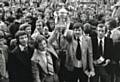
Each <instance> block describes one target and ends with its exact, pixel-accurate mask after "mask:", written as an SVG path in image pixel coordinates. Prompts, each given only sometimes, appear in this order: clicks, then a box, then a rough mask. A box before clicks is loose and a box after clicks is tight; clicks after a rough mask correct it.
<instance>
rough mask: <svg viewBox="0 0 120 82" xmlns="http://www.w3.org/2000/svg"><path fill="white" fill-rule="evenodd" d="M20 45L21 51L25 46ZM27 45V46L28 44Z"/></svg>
mask: <svg viewBox="0 0 120 82" xmlns="http://www.w3.org/2000/svg"><path fill="white" fill-rule="evenodd" d="M19 47H20V50H21V51H23V50H24V49H25V46H22V45H19ZM26 47H27V45H26Z"/></svg>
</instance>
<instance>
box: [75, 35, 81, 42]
mask: <svg viewBox="0 0 120 82" xmlns="http://www.w3.org/2000/svg"><path fill="white" fill-rule="evenodd" d="M82 38H83V36H82V35H81V36H79V37H76V38H75V39H76V40H77V39H79V40H80V41H82Z"/></svg>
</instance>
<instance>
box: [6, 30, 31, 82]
mask: <svg viewBox="0 0 120 82" xmlns="http://www.w3.org/2000/svg"><path fill="white" fill-rule="evenodd" d="M16 39H17V43H18V44H17V46H16V48H15V49H13V50H12V52H11V54H9V57H8V68H9V76H10V77H9V80H10V82H32V71H31V70H32V69H31V57H32V54H33V49H32V48H30V47H29V46H28V37H27V34H26V32H25V31H18V32H17V33H16Z"/></svg>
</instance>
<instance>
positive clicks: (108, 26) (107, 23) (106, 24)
mask: <svg viewBox="0 0 120 82" xmlns="http://www.w3.org/2000/svg"><path fill="white" fill-rule="evenodd" d="M105 26H106V27H107V30H110V25H109V22H106V23H105Z"/></svg>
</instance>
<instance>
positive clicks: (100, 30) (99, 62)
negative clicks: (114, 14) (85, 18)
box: [92, 24, 113, 82]
mask: <svg viewBox="0 0 120 82" xmlns="http://www.w3.org/2000/svg"><path fill="white" fill-rule="evenodd" d="M105 33H106V27H105V25H104V24H98V26H97V37H95V38H92V45H93V58H94V64H95V70H96V76H95V77H94V78H93V82H99V77H100V80H101V82H111V81H110V75H109V73H108V72H111V71H112V70H111V67H110V62H111V59H112V55H113V54H112V53H113V42H112V39H110V38H108V37H105Z"/></svg>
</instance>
